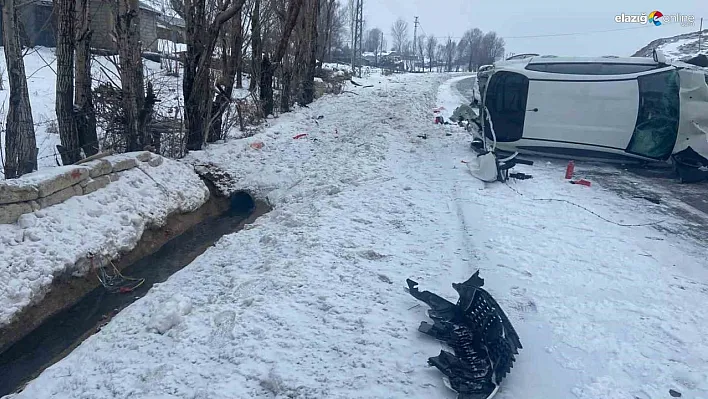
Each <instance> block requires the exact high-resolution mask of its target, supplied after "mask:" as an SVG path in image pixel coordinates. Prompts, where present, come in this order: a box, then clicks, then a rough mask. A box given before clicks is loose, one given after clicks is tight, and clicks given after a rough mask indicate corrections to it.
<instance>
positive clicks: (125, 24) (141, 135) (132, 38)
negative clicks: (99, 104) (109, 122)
mask: <svg viewBox="0 0 708 399" xmlns="http://www.w3.org/2000/svg"><path fill="white" fill-rule="evenodd" d="M139 12H140V10H139V7H138V0H118V7H117V15H116V24H115V29H116V36H117V44H118V55H119V58H120V80H121V96H122V103H123V104H122V105H123V128H124V130H125V133H124V134H125V150H126V151H139V150H142V149H143V148H144V147H145V146H146V145H147V140H146V137H145V126H141V123H140V121H139V117H140V112H141V111H142V109H143V105H144V102H145V93H144V90H145V89H144V85H143V63H142V58H141V51H140V16H139Z"/></svg>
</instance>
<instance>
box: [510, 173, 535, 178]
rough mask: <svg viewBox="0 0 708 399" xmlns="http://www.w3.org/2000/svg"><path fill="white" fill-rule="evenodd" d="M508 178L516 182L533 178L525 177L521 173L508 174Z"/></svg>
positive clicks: (524, 174) (525, 175)
mask: <svg viewBox="0 0 708 399" xmlns="http://www.w3.org/2000/svg"><path fill="white" fill-rule="evenodd" d="M509 177H510V178H512V179H516V180H528V179H532V178H533V176H531V175H527V174H526V173H521V172H518V173H509Z"/></svg>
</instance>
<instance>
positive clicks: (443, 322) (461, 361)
mask: <svg viewBox="0 0 708 399" xmlns="http://www.w3.org/2000/svg"><path fill="white" fill-rule="evenodd" d="M406 282H407V283H408V292H409V293H410V294H411V295H413V297H415V298H416V299H418V300H420V301H423V302H425V303H426V304H427V305H428V306H430V310H428V316H429V317H430V318H431V319H432V320H433V324H430V323H427V322H422V323H421V324H420V327H419V328H418V331H420V332H422V333H424V334H427V335H430V336H431V337H433V338H435V339H437V340H439V341H443V342H445V343H446V344H448V345H449V346H450V348H451V349H452V350H453V352H454V353H450V352H446V351H440V354H439V355H438V356H435V357H431V358H430V359H428V363H429V364H430V365H431V366H435V367H436V368H437V369H438V370H440V371H441V372H442V373H443V374H445V376H446V377H447V381H448V382H449V386H450V388H452V389H453V390H455V391H456V392H457V393H458V396H457V398H458V399H487V398H491V397H492V396H493V395H494V394H495V393H496V391H497V390H498V387H499V384H500V383H501V381H502V379H503V378H504V377H505V376H506V375H507V374H508V373H509V371H511V368H512V367H513V363H514V360H515V357H514V356H515V355H517V354H518V353H519V349H521V348H522V346H521V341H520V340H519V336H518V334H517V333H516V331H515V330H514V327H513V326H512V325H511V322H510V321H509V318H508V317H507V316H506V314H505V313H504V311H503V310H502V309H501V307H500V306H499V304H498V303H497V301H495V300H494V298H492V296H491V295H489V293H488V292H487V291H485V290H484V289H482V286H483V285H484V280H483V279H482V278H480V277H479V271H477V272H476V273H475V274H473V275H472V277H470V278H469V280H467V281H465V282H464V283H460V284H456V283H453V284H452V287H453V288H454V289H455V290H456V291H457V292H458V294H459V296H460V297H459V299H458V300H457V303H456V304H454V303H452V302H450V301H448V300H446V299H444V298H442V297H440V296H438V295H436V294H433V293H432V292H430V291H419V290H418V283H417V282H415V281H413V280H410V279H408V280H406Z"/></svg>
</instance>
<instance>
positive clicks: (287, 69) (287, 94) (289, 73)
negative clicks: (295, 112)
mask: <svg viewBox="0 0 708 399" xmlns="http://www.w3.org/2000/svg"><path fill="white" fill-rule="evenodd" d="M281 70H282V71H283V74H282V75H283V76H282V83H283V87H282V91H281V92H280V112H290V99H291V98H292V90H291V88H292V85H293V83H294V82H293V75H295V74H294V73H293V66H292V65H289V66H285V65H284V66H283V67H282V69H281Z"/></svg>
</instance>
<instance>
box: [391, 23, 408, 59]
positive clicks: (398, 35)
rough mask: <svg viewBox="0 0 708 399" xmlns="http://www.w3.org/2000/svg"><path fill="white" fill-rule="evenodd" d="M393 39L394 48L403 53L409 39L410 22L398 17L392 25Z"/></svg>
mask: <svg viewBox="0 0 708 399" xmlns="http://www.w3.org/2000/svg"><path fill="white" fill-rule="evenodd" d="M391 39H392V40H393V49H394V50H396V51H397V52H398V53H399V54H403V49H404V47H405V45H406V42H408V41H409V39H408V22H406V21H404V20H403V19H402V18H398V19H397V20H396V22H394V23H393V26H391Z"/></svg>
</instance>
